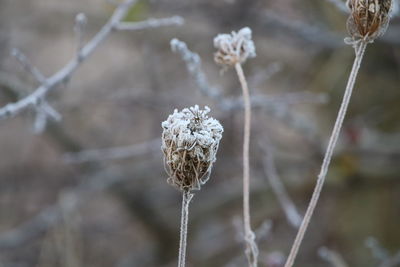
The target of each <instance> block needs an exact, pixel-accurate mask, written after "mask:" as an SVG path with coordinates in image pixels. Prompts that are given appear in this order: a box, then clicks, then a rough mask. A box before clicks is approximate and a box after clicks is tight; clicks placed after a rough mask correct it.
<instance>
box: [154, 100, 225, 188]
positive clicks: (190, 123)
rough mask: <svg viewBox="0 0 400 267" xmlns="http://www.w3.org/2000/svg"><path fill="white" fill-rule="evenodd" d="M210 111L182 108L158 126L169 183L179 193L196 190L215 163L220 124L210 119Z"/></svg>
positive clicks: (220, 133)
mask: <svg viewBox="0 0 400 267" xmlns="http://www.w3.org/2000/svg"><path fill="white" fill-rule="evenodd" d="M209 112H210V109H209V108H208V107H207V106H206V107H205V108H204V110H201V109H199V106H197V105H196V106H194V107H191V108H185V109H183V110H182V111H180V112H178V110H176V109H175V111H174V113H173V114H172V115H169V117H168V119H167V120H166V121H164V122H163V123H162V124H161V126H162V128H163V133H162V147H161V149H162V151H163V153H164V163H165V169H166V172H167V174H168V176H169V177H168V180H167V181H168V183H170V184H172V185H174V186H175V187H177V188H178V189H180V190H182V191H191V190H199V189H200V187H201V185H203V184H205V183H206V182H207V180H208V179H209V176H210V172H211V168H212V164H213V163H214V162H215V160H216V154H217V150H218V145H219V141H220V140H221V138H222V133H223V131H224V130H223V128H222V126H221V124H220V123H219V122H218V121H217V120H215V119H213V118H209V117H208V116H207V114H208V113H209Z"/></svg>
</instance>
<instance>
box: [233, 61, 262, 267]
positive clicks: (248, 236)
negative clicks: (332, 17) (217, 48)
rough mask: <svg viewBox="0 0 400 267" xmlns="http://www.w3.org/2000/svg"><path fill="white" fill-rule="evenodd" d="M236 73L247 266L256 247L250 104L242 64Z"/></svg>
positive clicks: (254, 261)
mask: <svg viewBox="0 0 400 267" xmlns="http://www.w3.org/2000/svg"><path fill="white" fill-rule="evenodd" d="M235 69H236V73H237V75H238V77H239V81H240V84H241V86H242V92H243V101H244V138H243V221H244V239H245V241H246V256H247V259H248V261H249V266H252V267H255V266H257V258H258V248H257V244H256V242H255V235H254V232H253V231H252V230H251V224H250V160H249V146H250V125H251V105H250V94H249V87H248V86H247V82H246V78H245V76H244V73H243V69H242V65H241V64H240V63H236V64H235Z"/></svg>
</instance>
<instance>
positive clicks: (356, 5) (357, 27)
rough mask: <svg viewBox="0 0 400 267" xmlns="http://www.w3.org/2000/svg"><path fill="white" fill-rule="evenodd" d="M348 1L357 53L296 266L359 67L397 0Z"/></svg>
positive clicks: (289, 261)
mask: <svg viewBox="0 0 400 267" xmlns="http://www.w3.org/2000/svg"><path fill="white" fill-rule="evenodd" d="M347 5H348V7H349V8H350V11H351V12H350V17H349V19H348V20H347V29H348V32H349V35H350V37H349V38H346V39H345V42H346V43H347V44H351V45H353V47H354V50H355V53H356V56H355V59H354V63H353V67H352V70H351V73H350V76H349V80H348V82H347V86H346V90H345V93H344V96H343V100H342V104H341V106H340V109H339V113H338V115H337V118H336V122H335V126H334V128H333V131H332V134H331V137H330V139H329V143H328V147H327V149H326V152H325V156H324V160H323V163H322V166H321V171H320V173H319V175H318V179H317V184H316V186H315V189H314V192H313V195H312V197H311V201H310V204H309V205H308V208H307V211H306V214H305V215H304V219H303V221H302V223H301V226H300V229H299V231H298V233H297V235H296V238H295V241H294V243H293V246H292V249H291V251H290V254H289V256H288V259H287V261H286V264H285V267H291V266H293V263H294V260H295V258H296V255H297V253H298V250H299V248H300V245H301V242H302V240H303V237H304V234H305V232H306V230H307V227H308V225H309V223H310V220H311V217H312V215H313V213H314V210H315V207H316V205H317V202H318V199H319V196H320V193H321V190H322V186H323V184H324V182H325V177H326V174H327V173H328V169H329V165H330V162H331V159H332V155H333V150H334V148H335V146H336V143H337V141H338V138H339V133H340V129H341V128H342V124H343V120H344V118H345V115H346V111H347V107H348V105H349V103H350V98H351V94H352V92H353V88H354V84H355V81H356V78H357V74H358V71H359V69H360V66H361V62H362V59H363V56H364V53H365V49H366V47H367V45H368V44H369V43H372V42H373V41H374V40H375V39H376V38H378V37H379V36H381V35H382V34H384V32H385V31H386V28H387V26H388V24H389V20H390V12H391V9H392V6H393V0H348V1H347Z"/></svg>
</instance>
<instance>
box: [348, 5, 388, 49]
mask: <svg viewBox="0 0 400 267" xmlns="http://www.w3.org/2000/svg"><path fill="white" fill-rule="evenodd" d="M392 1H393V0H348V1H347V5H348V7H349V8H350V10H351V14H350V17H349V19H348V20H347V30H348V32H349V34H350V36H351V37H352V39H353V40H354V41H357V40H364V41H366V42H372V41H374V40H375V39H376V38H378V37H379V36H381V35H383V34H384V33H385V31H386V28H387V26H388V24H389V20H390V12H391V9H392V6H393V3H392Z"/></svg>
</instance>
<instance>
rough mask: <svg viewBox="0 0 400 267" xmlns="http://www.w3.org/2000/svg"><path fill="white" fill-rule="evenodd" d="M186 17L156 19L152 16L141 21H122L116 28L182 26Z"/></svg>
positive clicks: (137, 28) (138, 28) (125, 29)
mask: <svg viewBox="0 0 400 267" xmlns="http://www.w3.org/2000/svg"><path fill="white" fill-rule="evenodd" d="M183 23H184V19H183V18H182V17H180V16H173V17H170V18H162V19H154V18H150V19H147V20H144V21H139V22H121V23H119V24H118V25H117V26H116V27H115V29H116V30H118V31H137V30H144V29H149V28H158V27H163V26H181V25H183Z"/></svg>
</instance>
